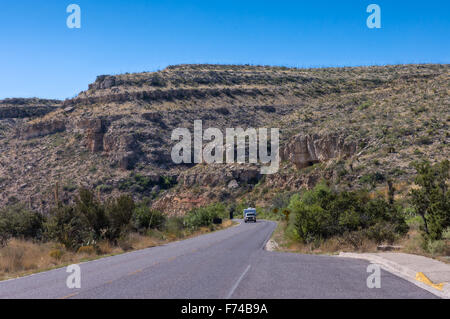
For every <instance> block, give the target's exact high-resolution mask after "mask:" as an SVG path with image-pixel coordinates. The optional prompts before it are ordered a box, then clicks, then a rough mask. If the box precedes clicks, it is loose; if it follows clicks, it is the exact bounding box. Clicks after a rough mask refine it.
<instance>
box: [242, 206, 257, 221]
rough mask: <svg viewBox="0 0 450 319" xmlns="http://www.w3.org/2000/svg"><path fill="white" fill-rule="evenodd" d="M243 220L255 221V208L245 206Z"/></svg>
mask: <svg viewBox="0 0 450 319" xmlns="http://www.w3.org/2000/svg"><path fill="white" fill-rule="evenodd" d="M244 222H254V223H256V209H255V208H251V207H249V208H246V209H244Z"/></svg>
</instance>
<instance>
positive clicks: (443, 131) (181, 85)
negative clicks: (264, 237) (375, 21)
mask: <svg viewBox="0 0 450 319" xmlns="http://www.w3.org/2000/svg"><path fill="white" fill-rule="evenodd" d="M449 75H450V67H449V65H401V66H383V67H356V68H321V69H294V68H284V67H265V66H233V65H178V66H171V67H168V68H166V69H164V70H162V71H159V72H145V73H137V74H122V75H102V76H99V77H97V80H96V81H95V82H94V83H92V84H90V85H89V88H88V90H86V91H84V92H81V93H80V94H79V95H78V96H77V97H75V98H73V99H68V100H65V101H53V100H38V99H8V100H3V101H0V206H4V205H8V204H12V203H15V202H17V201H21V202H26V203H28V205H30V206H31V207H33V208H34V209H37V210H40V211H43V212H45V211H46V210H47V209H48V208H49V207H50V206H51V205H53V204H54V202H55V201H56V200H63V201H71V200H72V198H73V196H74V195H75V193H76V189H77V188H78V187H80V186H84V187H89V188H94V189H96V191H97V194H98V196H100V197H109V196H115V195H117V194H119V193H132V194H133V195H134V196H135V197H136V198H143V197H148V198H150V199H151V200H152V203H153V205H154V206H155V207H157V208H159V209H162V210H164V211H166V212H167V213H173V214H175V213H183V212H184V211H186V210H187V209H190V208H191V207H193V206H195V205H202V204H205V203H209V202H214V201H227V200H235V199H242V198H245V199H247V200H250V201H253V202H264V203H270V201H271V200H272V198H273V197H274V196H275V195H277V194H279V193H280V192H281V193H283V192H290V191H294V190H296V189H299V188H301V187H311V186H313V185H314V184H315V183H316V182H317V181H318V180H319V179H321V178H327V179H332V180H333V181H334V182H335V183H337V184H340V185H342V186H343V187H348V188H357V187H371V188H376V187H384V182H385V180H386V179H387V178H391V177H392V178H395V179H396V181H398V182H397V183H398V184H399V187H397V188H399V189H400V190H402V187H401V185H403V188H404V189H406V188H407V185H408V184H409V181H410V176H411V174H412V169H411V168H410V167H409V163H410V162H411V161H413V160H418V159H421V158H428V159H430V160H431V161H433V162H434V161H437V160H441V159H443V158H448V157H449V154H450V152H449V142H450V134H449V124H450V123H449V122H450V99H449V96H450V95H449V89H450V86H449V84H450V81H449ZM198 119H201V120H203V129H206V128H208V127H218V128H220V129H222V130H224V129H225V128H226V127H243V128H247V127H255V128H258V127H277V128H280V134H281V136H280V139H281V142H282V149H281V157H282V160H283V162H282V165H281V168H280V170H279V172H278V173H277V174H273V175H267V176H262V175H260V174H259V169H258V167H257V166H256V165H247V164H246V165H240V164H230V165H225V164H223V165H222V164H214V165H206V164H198V165H195V166H194V165H175V164H174V163H172V160H171V157H170V151H171V148H172V146H173V144H174V143H173V142H172V141H171V140H170V137H171V132H172V130H173V129H174V128H177V127H186V128H188V129H190V130H191V131H193V123H194V120H198Z"/></svg>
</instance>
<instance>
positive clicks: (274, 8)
mask: <svg viewBox="0 0 450 319" xmlns="http://www.w3.org/2000/svg"><path fill="white" fill-rule="evenodd" d="M71 3H75V4H78V5H79V6H80V7H81V10H82V12H81V15H82V21H81V23H82V27H81V29H68V28H67V26H66V19H67V16H68V15H69V14H68V13H66V7H67V6H68V5H69V4H71ZM371 3H376V4H378V5H380V7H381V19H382V28H381V29H369V28H367V26H366V19H367V17H368V15H369V14H368V13H366V7H367V6H368V5H369V4H371ZM449 16H450V1H448V0H441V1H439V0H425V1H417V0H410V1H406V0H395V1H394V0H369V1H361V0H335V1H320V0H315V1H312V0H305V1H302V0H295V1H283V0H276V1H263V0H257V1H253V0H221V1H215V0H207V1H195V0H194V1H180V0H178V1H177V0H172V1H152V0H147V1H144V0H134V1H131V0H130V1H124V0H69V1H65V0H25V1H24V0H2V1H1V6H0V39H1V42H0V43H1V47H0V72H1V73H0V99H1V98H6V97H34V96H36V97H43V98H68V97H72V96H74V95H76V94H78V93H79V92H80V91H82V90H85V89H87V86H88V84H89V83H91V82H93V81H94V80H95V77H96V76H97V75H99V74H118V73H124V72H140V71H156V70H158V69H163V68H164V67H166V66H167V65H171V64H179V63H222V64H228V63H233V64H247V63H248V64H264V65H285V66H296V67H324V66H357V65H383V64H402V63H449V60H450V55H449V52H450V41H449V40H450V36H449V35H450V19H449Z"/></svg>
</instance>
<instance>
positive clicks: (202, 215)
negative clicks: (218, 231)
mask: <svg viewBox="0 0 450 319" xmlns="http://www.w3.org/2000/svg"><path fill="white" fill-rule="evenodd" d="M226 215H227V210H226V208H225V206H224V205H222V204H213V205H209V206H206V207H200V208H195V209H193V210H191V211H190V212H188V213H187V214H186V216H185V226H186V227H187V228H190V229H197V228H199V227H202V226H209V225H211V224H212V223H213V220H214V219H215V218H224V217H226Z"/></svg>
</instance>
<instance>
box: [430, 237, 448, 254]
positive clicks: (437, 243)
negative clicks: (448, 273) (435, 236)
mask: <svg viewBox="0 0 450 319" xmlns="http://www.w3.org/2000/svg"><path fill="white" fill-rule="evenodd" d="M427 250H428V252H429V253H430V254H432V255H433V256H450V246H449V245H448V243H447V242H446V241H445V240H430V241H428V243H427Z"/></svg>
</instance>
